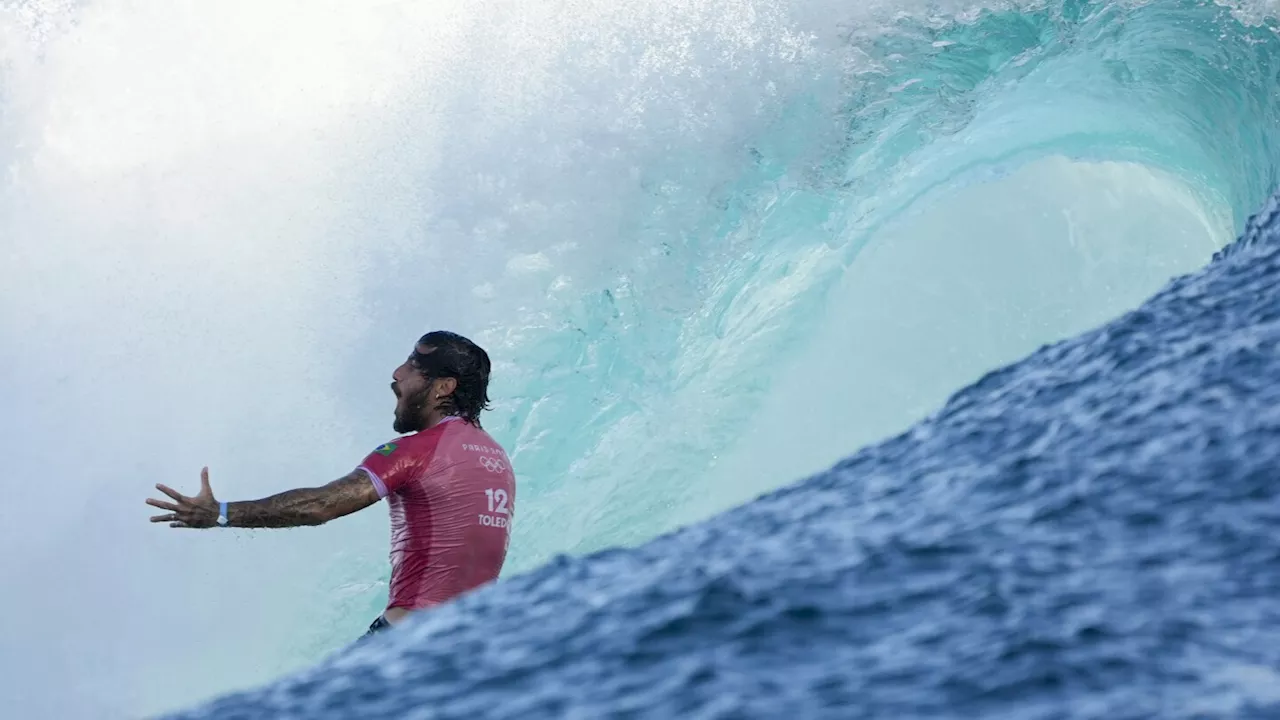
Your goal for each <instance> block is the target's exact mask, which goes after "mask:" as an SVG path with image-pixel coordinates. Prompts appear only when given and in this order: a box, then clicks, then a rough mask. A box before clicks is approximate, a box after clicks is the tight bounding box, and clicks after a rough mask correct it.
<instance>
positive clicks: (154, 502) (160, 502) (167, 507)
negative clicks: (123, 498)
mask: <svg viewBox="0 0 1280 720" xmlns="http://www.w3.org/2000/svg"><path fill="white" fill-rule="evenodd" d="M147 504H148V505H150V506H151V507H158V508H160V509H161V510H173V511H174V512H177V511H178V510H181V508H179V507H178V506H177V505H174V504H173V503H168V502H165V501H163V500H152V499H151V498H147Z"/></svg>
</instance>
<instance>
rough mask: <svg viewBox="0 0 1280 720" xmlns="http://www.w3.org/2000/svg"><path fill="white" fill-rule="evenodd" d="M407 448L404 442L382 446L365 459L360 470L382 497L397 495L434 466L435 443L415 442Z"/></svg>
mask: <svg viewBox="0 0 1280 720" xmlns="http://www.w3.org/2000/svg"><path fill="white" fill-rule="evenodd" d="M407 445H408V443H407V442H406V441H405V440H403V439H401V440H393V441H392V442H388V443H383V444H382V445H379V446H378V447H377V448H375V449H374V451H373V452H371V453H369V454H368V455H367V456H365V458H364V460H363V461H362V462H361V463H360V465H359V466H358V467H357V469H358V470H364V471H365V472H366V473H368V474H369V477H370V478H371V479H372V480H373V485H374V487H375V488H377V490H378V497H379V498H385V497H386V496H388V495H390V494H391V493H394V492H398V491H399V490H400V488H402V487H404V486H405V485H406V484H408V483H409V482H411V481H412V480H414V479H415V478H418V477H421V476H422V474H423V473H424V472H425V471H426V469H427V467H428V466H429V465H430V464H431V457H432V456H433V455H434V454H435V446H434V443H431V444H424V443H415V444H414V446H413V447H407Z"/></svg>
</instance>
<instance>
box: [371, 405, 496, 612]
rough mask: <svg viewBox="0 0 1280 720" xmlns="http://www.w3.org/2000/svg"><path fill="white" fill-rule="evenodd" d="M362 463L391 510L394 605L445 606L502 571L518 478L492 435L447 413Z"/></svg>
mask: <svg viewBox="0 0 1280 720" xmlns="http://www.w3.org/2000/svg"><path fill="white" fill-rule="evenodd" d="M359 469H360V470H364V471H365V472H366V473H368V474H369V477H370V478H372V479H373V484H374V486H375V487H377V489H378V495H379V497H384V498H386V499H387V504H388V505H389V506H390V510H391V592H390V599H389V602H388V603H387V608H388V609H390V608H396V607H398V608H405V609H406V610H419V609H421V608H424V607H429V606H431V605H437V604H439V603H442V602H445V601H447V600H451V599H453V598H454V597H457V596H458V595H460V594H462V593H464V592H466V591H468V590H471V589H473V588H476V587H478V586H480V585H483V584H484V583H487V582H489V581H491V580H494V579H496V578H497V577H498V573H499V571H501V570H502V563H503V561H504V560H505V559H506V556H507V542H508V538H509V533H510V529H511V517H512V513H513V511H514V509H515V499H516V484H515V474H514V473H513V472H512V469H511V461H510V460H508V459H507V454H506V452H504V451H503V449H502V448H501V447H500V446H499V445H498V443H496V442H494V440H493V438H492V437H490V436H489V433H487V432H485V431H484V430H482V429H480V428H478V427H476V426H474V425H472V424H470V423H468V422H467V421H466V420H463V419H462V418H459V417H447V418H445V419H444V420H442V421H441V422H439V423H437V424H436V425H433V426H432V427H429V428H427V429H426V430H423V431H421V432H417V433H414V434H412V435H406V436H404V437H401V438H397V439H396V440H393V441H392V442H389V443H386V444H385V445H382V446H381V447H379V448H378V449H376V450H374V451H373V452H372V453H369V456H368V457H366V458H365V459H364V462H362V463H361V464H360V466H359Z"/></svg>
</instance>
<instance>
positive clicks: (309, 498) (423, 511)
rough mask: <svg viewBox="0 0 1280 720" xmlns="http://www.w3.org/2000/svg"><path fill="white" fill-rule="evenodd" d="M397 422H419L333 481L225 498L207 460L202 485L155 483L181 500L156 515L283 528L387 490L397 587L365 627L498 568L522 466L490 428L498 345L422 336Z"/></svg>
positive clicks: (173, 523)
mask: <svg viewBox="0 0 1280 720" xmlns="http://www.w3.org/2000/svg"><path fill="white" fill-rule="evenodd" d="M391 377H392V383H391V391H392V392H394V393H395V395H396V410H395V424H394V426H393V427H394V429H395V431H396V432H397V433H401V434H402V435H403V434H404V433H411V434H408V435H404V436H403V437H399V438H397V439H395V440H393V441H391V442H388V443H386V444H384V445H381V446H379V447H378V448H377V449H375V450H374V451H373V452H371V453H369V455H368V456H367V457H366V458H365V459H364V461H363V462H361V463H360V465H359V466H357V467H356V469H355V470H352V471H351V473H350V474H348V475H347V476H346V477H344V478H341V479H339V480H334V481H333V482H331V483H328V484H327V485H323V486H320V487H311V488H299V489H296V490H289V491H286V492H282V493H279V494H277V495H272V496H271V497H267V498H263V499H261V500H247V501H241V502H226V501H221V502H220V501H218V500H217V499H215V498H214V496H213V490H212V489H211V488H210V486H209V468H207V467H206V468H204V469H203V470H201V472H200V494H198V495H196V496H195V497H187V496H185V495H182V494H180V493H178V492H176V491H174V490H172V489H171V488H169V487H167V486H165V485H161V484H157V485H156V489H158V490H159V491H160V492H162V493H164V494H165V495H168V496H169V497H170V498H172V500H173V502H167V501H164V500H154V499H150V498H148V499H147V504H148V505H152V506H154V507H158V508H161V509H163V510H167V511H169V512H168V513H166V514H164V515H155V516H152V518H151V522H153V523H159V522H167V523H169V527H175V528H211V527H215V526H221V527H240V528H282V527H297V526H302V525H322V524H324V523H326V522H329V521H330V520H333V519H335V518H340V517H342V516H343V515H349V514H351V513H353V512H356V511H357V510H363V509H364V508H366V507H369V506H370V505H373V504H374V503H376V502H378V501H379V500H381V499H382V498H386V499H387V504H388V506H389V507H390V511H391V591H390V597H389V599H388V602H387V608H386V611H385V612H383V614H382V615H380V616H379V617H378V619H377V620H374V622H373V624H372V625H370V626H369V631H368V632H367V633H366V635H372V634H374V633H376V632H378V631H380V630H384V629H386V628H389V627H391V626H392V625H394V624H396V623H398V622H400V620H402V619H403V618H404V617H405V616H406V615H408V614H409V613H410V612H412V611H414V610H419V609H422V608H426V607H430V606H432V605H437V604H439V603H442V602H445V601H447V600H450V599H452V598H454V597H457V596H458V595H460V594H462V593H464V592H466V591H468V590H471V589H473V588H475V587H478V586H480V585H483V584H484V583H487V582H489V581H491V580H493V579H495V578H497V577H498V573H499V571H500V570H502V563H503V561H504V560H505V559H506V554H507V541H508V537H509V532H510V527H511V518H512V514H513V511H514V507H515V506H514V503H515V475H514V473H513V472H512V469H511V462H510V461H509V460H508V459H507V455H506V453H505V452H504V451H503V449H502V448H501V447H500V446H499V445H498V443H497V442H495V441H494V439H493V438H492V437H490V436H489V434H488V433H487V432H485V431H484V430H483V429H482V428H481V427H480V412H481V411H482V410H487V409H488V407H489V405H488V404H489V398H488V387H489V356H488V354H486V353H485V351H484V350H482V349H481V348H480V347H479V346H478V345H476V344H475V343H473V342H471V341H470V340H468V339H466V338H464V337H462V336H460V335H457V334H454V333H451V332H444V331H438V332H432V333H428V334H426V335H423V336H422V338H421V339H420V340H418V343H417V346H416V347H415V348H414V350H413V354H411V355H410V356H409V358H408V359H407V360H405V362H404V363H403V364H401V365H400V367H398V368H396V370H395V372H394V373H392V376H391Z"/></svg>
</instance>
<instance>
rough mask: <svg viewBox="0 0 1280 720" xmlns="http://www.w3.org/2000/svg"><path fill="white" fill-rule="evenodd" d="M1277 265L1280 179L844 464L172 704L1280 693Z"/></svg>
mask: <svg viewBox="0 0 1280 720" xmlns="http://www.w3.org/2000/svg"><path fill="white" fill-rule="evenodd" d="M1277 288H1280V195H1277V196H1274V197H1272V198H1271V200H1270V201H1269V202H1268V203H1267V204H1266V206H1265V207H1264V208H1263V209H1262V211H1260V212H1259V213H1257V214H1256V215H1255V216H1254V217H1253V218H1252V219H1251V220H1250V222H1249V223H1248V225H1247V229H1246V231H1245V233H1244V235H1243V236H1242V237H1241V238H1239V239H1238V240H1237V242H1236V244H1235V245H1234V246H1232V248H1231V249H1230V250H1229V251H1225V252H1221V253H1219V254H1218V255H1217V256H1215V259H1214V260H1213V261H1212V262H1211V263H1209V264H1208V265H1207V266H1206V267H1205V268H1203V269H1202V270H1200V271H1198V272H1195V273H1192V274H1189V275H1185V276H1182V277H1179V278H1177V279H1175V280H1174V281H1172V282H1170V283H1169V284H1168V285H1167V286H1165V287H1164V288H1163V289H1162V290H1161V291H1160V292H1159V293H1158V294H1157V295H1155V296H1154V297H1152V298H1151V299H1150V300H1148V301H1147V302H1146V303H1144V304H1143V305H1142V306H1141V307H1139V308H1137V309H1136V310H1134V311H1132V312H1130V313H1127V314H1125V315H1124V316H1122V317H1120V318H1118V319H1116V320H1114V321H1113V322H1111V323H1108V324H1106V325H1104V326H1102V327H1099V328H1098V329H1096V330H1093V331H1091V332H1087V333H1084V334H1082V335H1079V336H1077V337H1074V338H1072V339H1070V340H1067V341H1063V342H1060V343H1057V344H1055V345H1052V346H1047V347H1044V348H1042V349H1041V350H1039V351H1038V352H1036V353H1034V354H1032V355H1031V356H1029V357H1027V358H1025V359H1024V360H1022V361H1021V362H1018V363H1015V364H1013V365H1010V366H1008V367H1005V368H1002V369H1000V370H997V371H995V372H991V373H989V374H987V375H986V376H984V377H983V378H982V379H981V380H979V381H978V382H976V383H974V384H972V385H971V386H969V387H967V388H965V389H964V390H962V391H960V392H959V393H957V394H956V395H955V396H953V397H952V399H951V400H950V402H948V403H947V405H946V406H945V407H944V408H943V409H942V410H941V411H940V412H939V413H938V414H936V415H935V416H933V417H932V418H930V419H928V420H926V421H924V422H921V423H919V424H917V425H915V426H914V427H912V428H911V429H910V430H909V431H908V432H906V433H904V434H902V435H900V436H897V437H895V438H893V439H891V440H888V441H886V442H884V443H881V444H879V445H876V446H873V447H869V448H867V449H865V450H863V451H861V452H859V453H858V454H856V455H854V456H852V457H850V458H848V459H847V460H845V461H843V462H841V463H840V464H838V465H837V466H835V467H834V468H832V469H831V470H830V471H828V472H825V473H821V474H818V475H816V476H813V477H810V478H808V479H805V480H804V481H802V482H798V483H796V484H793V485H791V486H788V487H786V488H783V489H781V490H778V491H775V492H773V493H771V494H769V495H767V496H764V497H763V498H761V499H759V500H757V501H755V502H752V503H750V504H748V505H745V506H742V507H740V508H737V509H735V510H732V511H729V512H727V513H724V514H722V515H719V516H717V517H715V518H713V519H711V520H709V521H707V522H705V523H702V524H699V525H695V526H691V527H689V528H686V529H684V530H682V531H679V532H676V533H673V534H669V535H666V536H663V537H661V538H659V539H657V540H655V541H653V542H650V543H648V544H646V545H644V546H641V547H639V548H636V549H630V550H611V551H605V552H601V553H597V554H594V555H591V556H589V557H586V558H579V559H568V558H559V559H557V560H556V561H555V562H552V563H550V564H549V565H547V566H545V567H543V568H541V569H539V570H537V571H535V572H531V573H529V574H526V575H522V576H520V577H517V578H513V579H511V580H509V581H506V582H504V583H502V584H500V585H497V586H491V587H489V588H486V589H484V590H482V591H479V592H477V593H474V594H473V595H471V596H469V597H466V598H464V599H462V600H461V601H459V602H457V603H454V604H452V605H449V606H446V607H444V608H441V609H439V610H437V611H434V612H432V613H426V614H423V615H422V616H420V617H417V618H415V619H414V620H413V621H412V622H411V623H410V624H408V625H407V626H406V627H405V628H403V629H402V630H400V631H398V632H395V633H392V634H390V635H388V636H385V637H383V638H379V639H377V640H375V641H373V642H369V643H367V644H363V645H360V646H356V647H352V648H350V649H348V650H346V651H344V652H342V653H339V654H338V655H336V656H334V657H332V658H330V659H329V660H327V661H326V662H324V663H322V664H321V665H319V666H318V667H316V668H314V669H312V670H309V671H307V672H304V673H301V674H299V675H296V676H294V677H291V678H287V679H285V680H282V681H280V682H277V683H274V684H272V685H269V686H267V687H265V688H263V689H260V690H255V691H251V692H244V693H239V694H235V695H231V696H227V697H224V698H222V699H219V700H216V701H213V702H212V703H209V704H207V705H205V706H203V707H201V708H197V709H194V710H191V711H189V712H186V713H181V714H177V715H173V716H172V717H174V718H204V717H220V718H226V717H235V718H256V717H310V718H316V717H320V718H323V717H365V718H379V717H387V718H391V717H419V716H420V717H472V716H475V715H477V714H481V715H484V716H486V717H565V716H582V717H605V716H616V715H619V714H624V715H627V716H636V717H727V716H737V715H739V714H742V715H750V716H769V717H773V716H781V715H783V714H784V713H786V714H789V715H791V716H796V717H850V716H858V717H865V716H875V717H905V716H929V717H957V718H959V717H974V716H983V717H1072V718H1075V717H1080V718H1083V717H1119V716H1134V717H1138V716H1144V717H1150V716H1160V717H1192V716H1195V717H1226V716H1234V715H1236V714H1238V713H1241V712H1249V711H1261V710H1262V709H1264V708H1268V707H1269V708H1271V709H1272V710H1273V711H1274V710H1275V709H1276V706H1277V703H1280V697H1277V696H1276V695H1275V694H1274V693H1271V692H1268V691H1266V690H1265V688H1267V687H1268V683H1267V681H1266V679H1267V678H1271V679H1274V678H1275V677H1276V669H1277V668H1280V630H1277V628H1280V623H1277V622H1276V620H1277V616H1276V610H1275V605H1274V602H1273V598H1274V597H1275V595H1276V592H1277V591H1280V563H1278V562H1277V560H1280V539H1277V535H1276V533H1275V532H1274V526H1275V521H1276V511H1275V508H1276V507H1280V505H1278V503H1280V496H1278V495H1280V490H1278V489H1277V485H1276V484H1275V483H1274V482H1273V474H1274V472H1273V469H1274V468H1275V467H1276V465H1277V463H1278V462H1280V442H1277V438H1278V436H1280V410H1278V409H1277V408H1280V391H1277V389H1276V388H1277V387H1280V386H1278V385H1277V384H1276V383H1275V382H1274V378H1275V377H1277V376H1280V353H1277V348H1278V347H1280V290H1278V289H1277Z"/></svg>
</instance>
